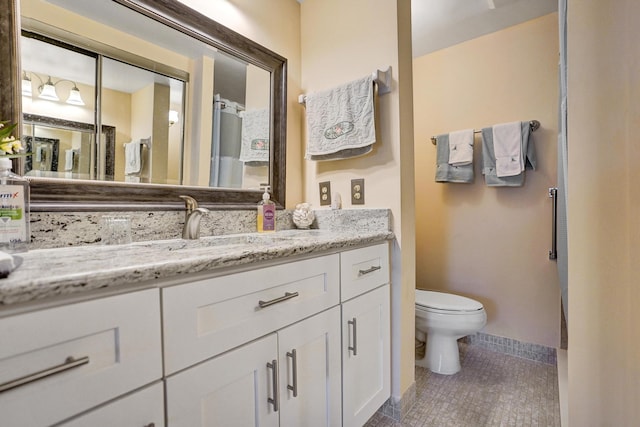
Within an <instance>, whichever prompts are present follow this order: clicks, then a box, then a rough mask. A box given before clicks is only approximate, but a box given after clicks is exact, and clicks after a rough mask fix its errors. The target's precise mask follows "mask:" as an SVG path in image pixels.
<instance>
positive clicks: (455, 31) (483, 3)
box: [27, 0, 558, 91]
mask: <svg viewBox="0 0 640 427" xmlns="http://www.w3.org/2000/svg"><path fill="white" fill-rule="evenodd" d="M48 1H50V2H51V3H55V4H57V5H59V6H62V7H69V4H71V5H73V7H76V8H77V7H78V6H81V5H84V6H86V7H85V9H84V10H83V11H82V12H83V13H84V14H87V15H88V16H91V17H92V18H93V19H96V20H98V21H101V22H110V21H113V20H112V19H111V18H110V16H112V14H111V13H108V12H107V11H108V10H113V8H112V7H111V8H105V7H103V6H112V4H113V2H112V1H111V0H100V1H97V0H93V1H92V2H87V3H86V4H85V2H77V1H71V0H48ZM297 1H298V2H299V3H302V2H303V0H297ZM411 9H412V19H411V25H412V33H413V37H412V38H413V56H414V57H419V56H422V55H426V54H428V53H430V52H434V51H436V50H439V49H443V48H445V47H449V46H453V45H455V44H458V43H461V42H464V41H466V40H470V39H473V38H476V37H479V36H481V35H484V34H489V33H492V32H495V31H498V30H501V29H503V28H507V27H510V26H512V25H516V24H519V23H522V22H525V21H528V20H531V19H534V18H537V17H539V16H543V15H546V14H549V13H552V12H554V11H557V9H558V0H411ZM122 15H123V14H119V15H118V19H116V22H120V23H121V24H122V25H123V28H126V31H127V32H131V31H132V30H134V29H138V30H137V31H139V29H140V28H143V27H144V26H142V25H140V24H139V23H138V22H131V21H126V20H124V19H123V18H122ZM127 15H132V14H127ZM164 30H165V28H164V26H162V25H159V26H158V28H155V29H154V39H156V41H159V40H163V41H164V40H165V39H169V37H165V36H163V34H164ZM173 37H175V36H173ZM161 44H163V45H165V46H166V47H167V48H169V49H172V48H174V47H173V45H171V44H169V43H168V42H167V43H161ZM180 45H181V48H180V51H182V52H183V53H185V52H186V53H187V54H190V55H191V56H197V55H199V54H202V52H200V51H198V49H193V50H194V51H195V52H191V51H190V50H189V51H188V50H186V47H187V46H190V45H191V44H190V43H186V42H185V41H184V40H181V43H180ZM199 46H202V45H201V44H199ZM27 50H28V49H27ZM37 52H38V55H35V54H34V55H33V56H34V57H33V58H32V61H34V62H36V63H39V62H42V60H43V58H42V56H41V55H43V53H42V49H39V50H38V51H37ZM209 54H211V52H209ZM54 56H55V57H54V58H48V59H47V63H48V64H49V65H48V69H49V70H48V71H45V69H46V68H47V67H42V69H40V67H37V66H36V67H34V68H32V71H36V72H41V73H42V74H52V75H53V74H55V73H53V71H51V64H52V62H51V61H54V63H55V62H60V63H62V64H64V63H67V62H68V61H67V60H66V58H64V57H63V56H61V55H60V53H59V52H58V53H56V54H55V55H54ZM32 64H33V62H32ZM116 65H117V64H116ZM76 71H77V75H74V76H71V77H68V78H70V79H72V80H75V81H78V82H84V81H83V80H85V79H84V78H83V77H82V75H87V73H86V71H87V70H84V72H83V70H76ZM88 74H89V75H92V72H89V73H88ZM112 75H113V76H121V78H119V79H118V78H117V77H116V78H114V79H113V81H111V82H108V83H109V86H112V88H118V89H119V90H123V91H134V90H135V89H136V88H138V87H140V86H142V85H144V84H145V82H148V79H149V73H147V72H144V71H143V70H140V71H139V72H136V73H132V72H131V70H129V71H128V72H116V73H114V74H112ZM151 78H152V79H153V77H151ZM86 83H89V82H86ZM105 83H107V82H105Z"/></svg>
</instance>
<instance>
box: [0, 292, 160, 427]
mask: <svg viewBox="0 0 640 427" xmlns="http://www.w3.org/2000/svg"><path fill="white" fill-rule="evenodd" d="M160 338H161V335H160V301H159V290H158V289H151V290H146V291H141V292H135V293H129V294H124V295H118V296H113V297H107V298H102V299H97V300H92V301H86V302H81V303H75V304H70V305H66V306H61V307H55V308H51V309H45V310H40V311H36V312H31V313H26V314H21V315H16V316H12V317H7V318H3V319H0V343H1V345H0V390H3V389H4V391H0V414H2V421H1V423H2V424H3V425H10V426H45V425H51V424H53V423H56V422H58V421H61V420H63V419H67V418H69V417H72V416H74V415H75V414H78V413H80V412H82V411H85V410H87V409H90V408H92V407H94V406H96V405H99V404H101V403H103V402H106V401H108V400H111V399H113V398H115V397H117V396H120V395H123V394H125V393H127V392H129V391H131V390H134V389H136V388H139V387H141V386H144V385H145V384H149V383H151V382H153V381H155V380H158V379H160V378H161V376H162V361H161V340H160ZM69 358H73V359H74V360H75V361H76V362H72V361H70V360H69ZM47 374H48V375H47ZM20 380H23V381H20ZM16 383H23V384H16ZM5 423H6V424H5Z"/></svg>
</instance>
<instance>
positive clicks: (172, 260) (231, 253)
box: [0, 229, 393, 310]
mask: <svg viewBox="0 0 640 427" xmlns="http://www.w3.org/2000/svg"><path fill="white" fill-rule="evenodd" d="M392 238H393V233H392V232H390V231H387V230H381V231H364V232H363V231H362V230H357V229H356V230H354V231H339V232H338V231H328V230H283V231H278V232H277V233H265V234H258V233H246V234H235V235H225V236H218V237H204V238H201V239H199V240H182V239H172V240H156V241H147V242H138V243H131V244H128V245H116V246H95V245H94V246H72V247H66V248H58V249H36V250H31V251H29V252H26V253H23V254H17V255H18V256H20V257H21V258H22V261H23V262H22V265H21V266H20V267H18V268H17V269H16V270H15V271H14V272H13V273H11V275H10V276H9V277H7V278H6V279H1V280H0V310H1V309H2V307H3V306H5V307H6V306H9V305H11V304H16V303H26V302H30V301H38V300H44V299H47V298H53V297H57V296H62V295H73V294H78V293H80V292H86V291H91V290H97V289H105V288H114V289H117V288H118V287H121V288H124V286H125V285H127V286H130V285H132V284H136V283H144V282H148V281H151V280H154V279H176V278H179V277H180V276H183V275H186V274H190V273H198V272H208V271H211V272H214V271H215V270H216V269H220V268H224V267H234V266H242V265H246V264H250V263H255V262H260V261H268V260H277V259H283V258H287V257H290V256H296V255H304V254H312V253H321V252H324V251H331V250H339V249H349V248H352V247H357V246H361V245H366V244H373V243H377V242H383V241H385V240H390V239H392Z"/></svg>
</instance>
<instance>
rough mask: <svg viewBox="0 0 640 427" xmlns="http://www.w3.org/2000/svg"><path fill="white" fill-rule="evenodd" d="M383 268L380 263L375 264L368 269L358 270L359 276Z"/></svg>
mask: <svg viewBox="0 0 640 427" xmlns="http://www.w3.org/2000/svg"><path fill="white" fill-rule="evenodd" d="M380 269H382V266H380V265H374V266H373V267H371V268H367V269H366V270H358V276H364V275H365V274H369V273H373V272H374V271H378V270H380Z"/></svg>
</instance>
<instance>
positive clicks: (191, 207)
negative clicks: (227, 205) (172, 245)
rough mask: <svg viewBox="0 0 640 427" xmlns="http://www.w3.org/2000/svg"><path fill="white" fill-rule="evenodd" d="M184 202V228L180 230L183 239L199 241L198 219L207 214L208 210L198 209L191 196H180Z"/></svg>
mask: <svg viewBox="0 0 640 427" xmlns="http://www.w3.org/2000/svg"><path fill="white" fill-rule="evenodd" d="M180 198H181V199H182V200H184V204H185V209H186V210H185V213H184V227H183V228H182V238H183V239H199V238H200V219H202V214H206V213H207V212H209V209H206V208H199V207H198V202H197V201H196V199H194V198H193V197H191V196H180Z"/></svg>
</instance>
